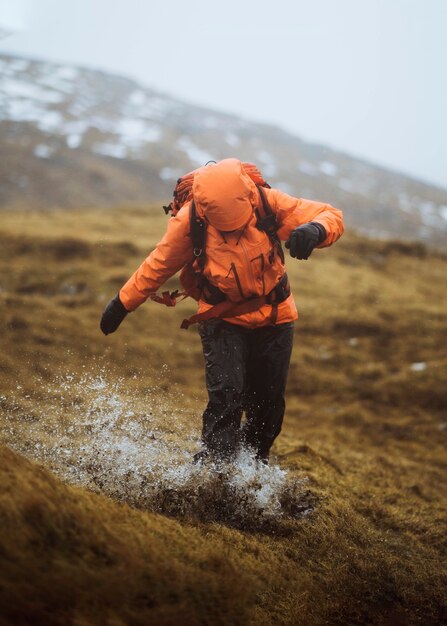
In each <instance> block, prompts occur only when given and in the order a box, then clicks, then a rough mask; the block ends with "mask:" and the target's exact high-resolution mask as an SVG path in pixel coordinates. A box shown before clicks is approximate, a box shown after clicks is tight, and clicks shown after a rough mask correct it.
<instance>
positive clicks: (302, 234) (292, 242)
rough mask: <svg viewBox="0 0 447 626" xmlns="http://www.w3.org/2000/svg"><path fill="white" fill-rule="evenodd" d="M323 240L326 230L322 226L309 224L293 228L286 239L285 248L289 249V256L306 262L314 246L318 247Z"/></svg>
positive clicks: (313, 223) (315, 223)
mask: <svg viewBox="0 0 447 626" xmlns="http://www.w3.org/2000/svg"><path fill="white" fill-rule="evenodd" d="M325 239H326V230H325V229H324V226H322V225H321V224H317V222H309V223H308V224H303V226H298V228H295V230H294V231H292V233H291V234H290V237H289V238H288V239H287V241H286V243H285V246H286V248H290V256H292V257H294V258H297V259H301V260H307V259H308V258H309V257H310V255H311V254H312V250H313V249H314V248H315V246H318V244H319V243H322V242H323V241H324V240H325Z"/></svg>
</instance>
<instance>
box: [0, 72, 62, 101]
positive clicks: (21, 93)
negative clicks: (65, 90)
mask: <svg viewBox="0 0 447 626" xmlns="http://www.w3.org/2000/svg"><path fill="white" fill-rule="evenodd" d="M0 87H1V89H2V91H3V92H4V93H5V94H6V95H7V96H8V97H9V98H25V99H28V100H33V101H34V102H43V103H45V104H59V103H60V102H62V101H63V100H64V96H63V95H62V94H60V93H57V91H54V90H52V89H45V88H43V87H41V86H40V85H36V84H35V83H29V82H25V81H21V80H15V79H14V78H3V79H2V81H1V82H0Z"/></svg>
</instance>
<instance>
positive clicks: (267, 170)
mask: <svg viewBox="0 0 447 626" xmlns="http://www.w3.org/2000/svg"><path fill="white" fill-rule="evenodd" d="M257 158H258V159H259V161H260V162H261V163H262V168H261V169H262V173H263V174H264V176H265V177H272V178H273V177H274V176H277V175H278V165H277V162H276V159H275V157H274V156H273V155H272V154H271V153H270V152H268V151H267V150H261V151H260V152H258V154H257Z"/></svg>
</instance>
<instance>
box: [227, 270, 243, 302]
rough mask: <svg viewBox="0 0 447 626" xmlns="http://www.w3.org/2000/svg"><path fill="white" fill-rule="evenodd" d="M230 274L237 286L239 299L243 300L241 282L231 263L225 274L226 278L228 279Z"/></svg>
mask: <svg viewBox="0 0 447 626" xmlns="http://www.w3.org/2000/svg"><path fill="white" fill-rule="evenodd" d="M231 272H233V274H234V278H235V279H236V285H237V288H238V290H239V293H240V295H241V298H245V294H244V292H243V291H242V285H241V281H240V279H239V274H238V273H237V269H236V265H235V264H234V263H231V266H230V269H229V270H228V274H227V276H226V278H228V276H229V275H230V274H231Z"/></svg>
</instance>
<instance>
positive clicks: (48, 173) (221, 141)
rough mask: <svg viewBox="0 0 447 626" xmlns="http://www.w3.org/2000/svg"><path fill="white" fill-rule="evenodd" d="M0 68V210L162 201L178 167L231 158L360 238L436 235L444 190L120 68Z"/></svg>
mask: <svg viewBox="0 0 447 626" xmlns="http://www.w3.org/2000/svg"><path fill="white" fill-rule="evenodd" d="M0 69H1V79H0V114H1V117H0V119H1V121H0V163H1V165H0V180H1V190H0V206H1V207H12V206H25V207H32V208H40V209H44V208H48V207H56V206H58V207H78V206H93V205H113V204H119V203H121V202H136V203H138V202H147V201H148V200H154V199H159V200H162V199H163V200H165V201H166V200H168V199H169V198H170V196H171V193H172V187H173V184H174V183H175V180H176V178H177V177H178V176H179V175H181V174H182V173H183V172H185V171H188V170H191V169H193V168H195V167H198V166H200V165H203V164H204V163H205V162H207V161H208V160H211V159H216V160H218V159H221V158H225V157H228V156H237V157H239V158H241V159H242V160H248V161H253V162H255V163H257V164H258V165H259V166H260V167H261V169H262V171H263V172H264V174H265V176H266V178H267V179H268V180H269V182H270V183H271V184H272V185H275V186H278V187H280V188H281V189H283V190H284V191H286V192H289V193H292V194H295V195H299V196H302V197H312V198H317V199H321V200H324V201H327V202H330V203H331V204H333V205H336V206H339V207H341V208H343V210H344V212H345V215H346V218H347V224H348V225H349V226H351V227H354V228H357V229H360V230H362V231H364V232H367V233H368V234H371V235H379V236H390V235H393V236H399V237H404V238H413V239H423V240H427V241H430V242H432V243H436V244H438V245H442V244H444V243H446V242H447V191H446V190H443V189H440V188H437V187H433V186H430V185H428V184H424V183H423V182H420V181H417V180H413V179H411V178H409V177H406V176H403V175H400V174H398V173H396V172H392V171H389V170H386V169H384V168H380V167H377V166H374V165H372V164H369V163H367V162H365V161H361V160H358V159H355V158H353V157H350V156H348V155H346V154H343V153H340V152H337V151H334V150H331V149H329V148H327V147H324V146H319V145H313V144H310V143H306V142H304V141H302V140H300V139H299V138H297V137H295V136H293V135H291V134H289V133H287V132H285V131H284V130H281V129H280V128H277V127H274V126H269V125H265V124H258V123H253V122H250V121H248V120H245V119H241V118H239V117H237V116H234V115H227V114H224V113H221V112H217V111H212V110H209V109H205V108H202V107H198V106H194V105H191V104H186V103H184V102H180V101H178V100H176V99H174V98H172V97H170V96H167V95H165V94H161V93H158V92H156V91H154V90H153V89H148V88H145V87H142V86H141V85H139V84H138V83H137V82H135V81H133V80H130V79H127V78H123V77H121V76H115V75H112V74H107V73H105V72H101V71H95V70H90V69H85V68H77V67H72V66H67V65H60V64H55V63H49V62H44V61H36V60H30V59H23V58H17V57H12V56H8V55H1V56H0Z"/></svg>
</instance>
